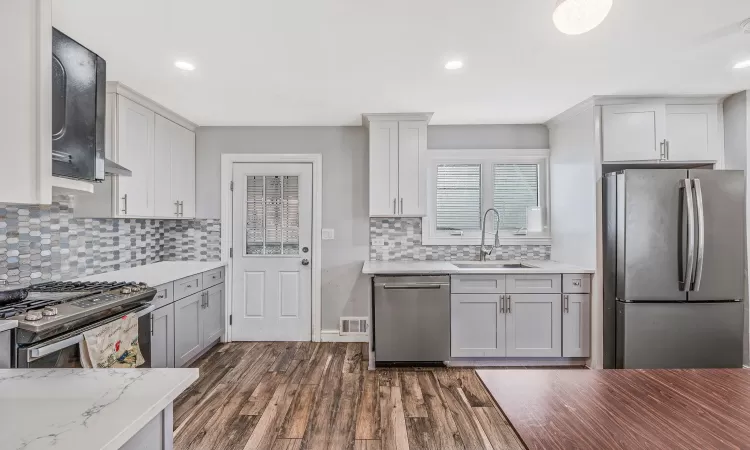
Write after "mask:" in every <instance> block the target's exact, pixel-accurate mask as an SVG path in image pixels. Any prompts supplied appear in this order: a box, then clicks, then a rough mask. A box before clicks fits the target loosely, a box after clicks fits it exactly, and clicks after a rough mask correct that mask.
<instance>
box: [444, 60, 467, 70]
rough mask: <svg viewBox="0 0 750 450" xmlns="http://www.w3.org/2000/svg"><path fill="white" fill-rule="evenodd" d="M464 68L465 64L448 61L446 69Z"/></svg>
mask: <svg viewBox="0 0 750 450" xmlns="http://www.w3.org/2000/svg"><path fill="white" fill-rule="evenodd" d="M463 66H464V63H463V62H461V61H448V62H447V63H445V68H446V69H448V70H456V69H460V68H461V67H463Z"/></svg>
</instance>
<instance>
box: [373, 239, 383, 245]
mask: <svg viewBox="0 0 750 450" xmlns="http://www.w3.org/2000/svg"><path fill="white" fill-rule="evenodd" d="M371 243H372V245H374V246H383V245H385V239H373V240H372V242H371Z"/></svg>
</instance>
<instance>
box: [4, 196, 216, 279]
mask: <svg viewBox="0 0 750 450" xmlns="http://www.w3.org/2000/svg"><path fill="white" fill-rule="evenodd" d="M73 206H74V199H73V197H69V196H56V197H55V198H54V199H53V202H52V204H51V205H16V204H0V279H3V280H7V281H8V283H18V282H32V283H36V282H41V281H46V280H69V279H72V278H77V277H81V276H84V275H94V274H97V273H102V272H109V271H112V270H119V269H125V268H129V267H134V266H140V265H145V264H151V263H154V262H159V261H179V260H186V261H187V260H197V261H214V260H219V259H221V226H220V221H219V220H215V219H196V220H190V219H183V220H175V219H167V220H161V219H80V218H74V217H73ZM134 281H137V280H134Z"/></svg>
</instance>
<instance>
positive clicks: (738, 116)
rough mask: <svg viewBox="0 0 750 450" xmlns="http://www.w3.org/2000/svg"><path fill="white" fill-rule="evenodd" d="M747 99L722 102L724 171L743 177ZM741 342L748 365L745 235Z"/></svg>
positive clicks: (749, 215) (749, 117)
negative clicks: (743, 332) (743, 322)
mask: <svg viewBox="0 0 750 450" xmlns="http://www.w3.org/2000/svg"><path fill="white" fill-rule="evenodd" d="M749 108H750V96H748V95H747V91H743V92H739V93H737V94H734V95H732V96H731V97H729V98H727V99H726V100H724V168H725V169H733V170H744V171H745V174H747V171H748V169H750V167H748V157H747V151H748V150H749V149H750V114H749ZM747 182H748V178H747V175H746V176H745V224H746V225H750V198H748V195H747V194H748V192H749V191H750V189H748V186H747ZM745 249H746V254H745V300H744V301H745V341H744V363H745V364H746V365H747V364H748V363H750V356H749V355H748V353H749V352H750V345H749V342H748V341H750V325H749V324H750V308H749V307H748V292H750V286H748V284H747V283H748V281H749V278H748V274H747V268H748V265H749V264H750V261H748V259H747V258H748V257H749V256H750V248H748V242H747V233H746V234H745Z"/></svg>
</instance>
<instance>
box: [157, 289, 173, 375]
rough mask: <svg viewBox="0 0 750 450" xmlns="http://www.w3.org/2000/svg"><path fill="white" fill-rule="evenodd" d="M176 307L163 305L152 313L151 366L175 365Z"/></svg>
mask: <svg viewBox="0 0 750 450" xmlns="http://www.w3.org/2000/svg"><path fill="white" fill-rule="evenodd" d="M174 307H175V305H174V304H173V303H172V304H169V305H167V306H162V307H161V308H159V309H157V310H156V311H154V312H153V313H152V314H151V367H154V368H162V367H174Z"/></svg>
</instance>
